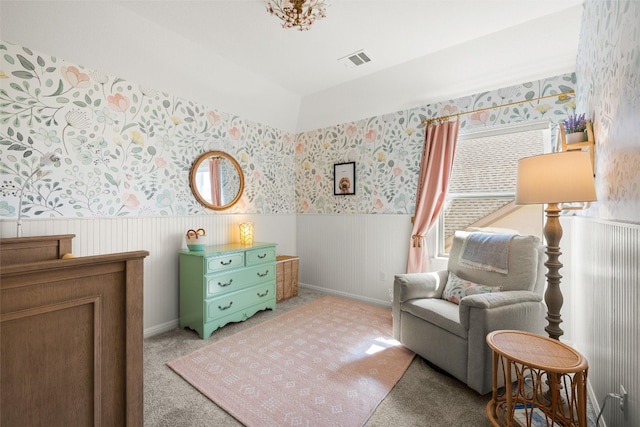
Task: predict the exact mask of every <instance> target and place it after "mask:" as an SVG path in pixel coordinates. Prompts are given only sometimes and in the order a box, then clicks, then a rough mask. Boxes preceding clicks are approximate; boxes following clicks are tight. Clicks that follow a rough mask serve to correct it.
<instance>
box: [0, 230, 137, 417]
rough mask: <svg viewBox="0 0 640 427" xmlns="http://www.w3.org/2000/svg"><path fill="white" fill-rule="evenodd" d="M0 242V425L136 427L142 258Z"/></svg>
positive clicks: (49, 242)
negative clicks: (76, 254) (77, 253)
mask: <svg viewBox="0 0 640 427" xmlns="http://www.w3.org/2000/svg"><path fill="white" fill-rule="evenodd" d="M73 237H74V235H63V236H44V237H37V238H34V237H24V238H12V239H0V247H1V251H0V252H1V254H0V255H1V257H2V262H1V263H2V270H1V273H0V341H1V342H0V381H1V382H0V399H1V401H2V405H1V406H0V425H7V426H9V425H48V426H72V425H73V426H81V425H94V426H116V425H119V426H124V425H127V426H142V424H143V380H142V372H143V370H142V348H143V317H142V310H143V270H144V258H145V257H146V256H148V255H149V253H148V252H147V251H135V252H124V253H116V254H109V255H98V256H87V257H78V258H70V259H58V258H59V257H60V256H61V255H63V254H64V253H70V252H71V239H72V238H73Z"/></svg>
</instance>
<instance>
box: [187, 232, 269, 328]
mask: <svg viewBox="0 0 640 427" xmlns="http://www.w3.org/2000/svg"><path fill="white" fill-rule="evenodd" d="M265 309H271V310H275V309H276V245H275V244H274V243H254V244H253V245H252V246H243V245H241V244H239V243H230V244H225V245H217V246H207V247H206V248H205V250H203V251H188V250H184V251H180V327H181V328H185V327H188V328H190V329H193V330H195V331H196V332H198V334H199V335H200V338H202V339H206V338H208V337H209V336H210V335H211V333H212V332H213V331H215V330H216V329H218V328H221V327H223V326H224V325H226V324H227V323H229V322H241V321H244V320H247V319H248V318H249V317H251V316H253V315H254V314H255V313H257V312H258V311H260V310H265Z"/></svg>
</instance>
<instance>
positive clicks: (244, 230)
mask: <svg viewBox="0 0 640 427" xmlns="http://www.w3.org/2000/svg"><path fill="white" fill-rule="evenodd" d="M240 244H241V245H253V223H252V222H243V223H242V224H240Z"/></svg>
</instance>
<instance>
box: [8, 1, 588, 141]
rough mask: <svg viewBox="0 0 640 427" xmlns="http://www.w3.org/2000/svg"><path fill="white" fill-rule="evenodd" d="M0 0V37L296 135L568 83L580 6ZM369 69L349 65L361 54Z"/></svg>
mask: <svg viewBox="0 0 640 427" xmlns="http://www.w3.org/2000/svg"><path fill="white" fill-rule="evenodd" d="M326 1H327V3H328V7H327V17H326V18H325V19H322V20H319V21H317V22H316V23H315V24H314V25H313V27H312V28H311V30H310V31H304V32H300V31H297V30H295V29H283V28H282V27H281V23H280V21H279V20H278V18H276V17H274V16H271V15H269V14H268V13H267V12H266V9H265V2H264V0H227V1H223V0H163V1H161V0H91V1H85V0H41V1H36V0H0V23H1V30H2V39H3V40H7V41H9V42H11V43H15V44H20V45H22V46H27V47H30V48H32V49H35V50H38V51H41V52H43V53H46V54H49V55H52V56H55V57H58V58H62V59H64V60H67V61H72V62H75V63H76V64H80V65H82V66H85V67H88V68H92V69H96V70H101V71H103V72H106V73H108V74H110V75H115V76H119V77H121V78H123V79H126V80H129V81H133V82H137V83H139V84H141V85H145V86H147V87H152V88H157V89H161V90H162V91H164V92H166V93H170V94H173V95H175V96H179V97H182V98H184V99H189V100H191V101H197V102H201V103H203V104H204V105H208V106H212V107H214V108H216V109H218V110H219V111H224V112H229V113H232V114H235V115H239V116H241V117H244V118H246V119H248V120H252V121H255V122H260V123H264V124H268V125H270V126H273V127H275V128H278V129H283V130H287V131H291V132H302V131H306V130H313V129H319V128H324V127H328V126H333V125H336V124H340V123H346V122H350V121H355V120H361V119H364V118H368V117H375V116H380V115H384V114H388V113H392V112H395V111H404V110H408V109H411V108H415V107H419V106H424V105H428V104H433V103H436V102H439V101H445V100H448V99H455V98H459V97H463V96H467V95H472V94H475V93H480V92H482V91H485V90H494V89H498V88H502V87H507V86H512V85H517V84H522V83H524V82H529V81H535V80H539V79H544V78H546V77H551V76H556V75H560V74H565V73H570V72H573V71H575V64H576V55H577V51H578V40H579V36H580V25H581V18H582V2H583V0H382V1H374V0H326ZM361 49H362V50H364V52H365V53H366V54H367V55H368V56H369V57H370V58H371V59H372V60H371V62H368V63H366V64H365V65H362V66H359V67H346V66H345V65H343V63H342V62H340V61H339V59H340V58H342V57H344V56H346V55H349V54H351V53H353V52H357V51H359V50H361Z"/></svg>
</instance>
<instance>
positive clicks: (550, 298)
mask: <svg viewBox="0 0 640 427" xmlns="http://www.w3.org/2000/svg"><path fill="white" fill-rule="evenodd" d="M595 200H596V189H595V183H594V179H593V166H592V164H591V156H590V155H589V153H588V152H586V151H564V152H560V153H551V154H543V155H540V156H533V157H526V158H524V159H520V160H519V161H518V180H517V185H516V204H519V205H526V204H546V205H547V208H546V209H545V213H546V217H547V221H546V223H545V225H544V237H545V240H546V243H547V250H546V253H547V262H545V264H544V265H545V266H546V267H547V289H546V291H545V294H544V301H545V303H546V304H547V317H546V319H547V321H548V322H549V324H548V325H547V326H546V327H545V328H544V329H545V331H547V333H548V334H549V336H550V337H551V338H553V339H556V340H557V339H559V338H560V336H561V335H562V334H563V331H562V329H560V323H561V322H562V318H561V316H560V309H561V308H562V302H563V299H562V292H561V291H560V278H561V277H562V276H561V275H560V273H559V271H560V269H561V268H562V263H561V262H560V261H559V257H560V254H561V253H562V252H560V239H561V238H562V226H561V225H560V220H559V216H560V212H561V210H562V209H561V208H560V206H559V204H561V203H570V202H591V201H595Z"/></svg>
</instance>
